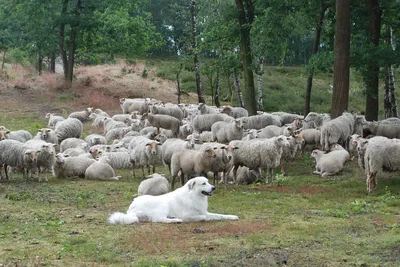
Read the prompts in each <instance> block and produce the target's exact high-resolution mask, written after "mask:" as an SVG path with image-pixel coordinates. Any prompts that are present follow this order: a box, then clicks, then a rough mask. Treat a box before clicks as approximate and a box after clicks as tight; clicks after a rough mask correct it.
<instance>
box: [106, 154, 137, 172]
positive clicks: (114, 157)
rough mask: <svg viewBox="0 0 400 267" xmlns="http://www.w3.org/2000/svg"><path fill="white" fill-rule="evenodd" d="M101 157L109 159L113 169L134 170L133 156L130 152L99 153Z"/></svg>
mask: <svg viewBox="0 0 400 267" xmlns="http://www.w3.org/2000/svg"><path fill="white" fill-rule="evenodd" d="M99 156H100V157H103V156H104V157H107V158H108V159H109V160H110V162H109V163H108V164H110V165H111V167H113V169H132V168H133V164H132V162H131V155H130V153H129V152H128V151H121V152H102V151H100V152H99Z"/></svg>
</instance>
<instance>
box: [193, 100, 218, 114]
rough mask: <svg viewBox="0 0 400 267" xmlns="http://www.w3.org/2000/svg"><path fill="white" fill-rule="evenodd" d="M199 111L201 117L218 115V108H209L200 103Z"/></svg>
mask: <svg viewBox="0 0 400 267" xmlns="http://www.w3.org/2000/svg"><path fill="white" fill-rule="evenodd" d="M198 109H199V111H200V114H201V115H204V114H216V113H217V109H216V108H214V107H209V106H207V105H206V104H205V103H199V106H198Z"/></svg>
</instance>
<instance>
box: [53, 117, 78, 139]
mask: <svg viewBox="0 0 400 267" xmlns="http://www.w3.org/2000/svg"><path fill="white" fill-rule="evenodd" d="M82 130H83V124H82V122H81V121H80V120H78V119H75V118H68V119H66V120H64V121H62V122H59V123H57V125H56V127H55V130H54V131H55V132H56V135H57V138H58V143H59V144H61V142H62V141H64V140H65V139H67V138H71V137H75V138H80V137H81V135H82Z"/></svg>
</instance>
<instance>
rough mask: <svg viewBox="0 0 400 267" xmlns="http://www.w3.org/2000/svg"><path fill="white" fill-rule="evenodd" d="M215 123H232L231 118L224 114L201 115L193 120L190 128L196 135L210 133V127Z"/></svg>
mask: <svg viewBox="0 0 400 267" xmlns="http://www.w3.org/2000/svg"><path fill="white" fill-rule="evenodd" d="M217 121H227V122H230V121H233V118H232V117H230V116H228V115H226V114H203V115H197V116H196V117H194V118H193V121H192V126H193V130H194V132H196V133H202V132H203V131H211V126H212V125H213V124H214V123H216V122H217Z"/></svg>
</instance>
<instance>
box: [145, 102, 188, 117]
mask: <svg viewBox="0 0 400 267" xmlns="http://www.w3.org/2000/svg"><path fill="white" fill-rule="evenodd" d="M150 110H151V113H152V114H164V115H169V116H172V117H175V118H177V119H178V120H179V121H182V119H183V118H184V116H183V111H182V109H181V108H180V107H178V106H177V105H172V104H171V105H168V106H165V107H163V106H155V105H153V106H152V107H151V108H150Z"/></svg>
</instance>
